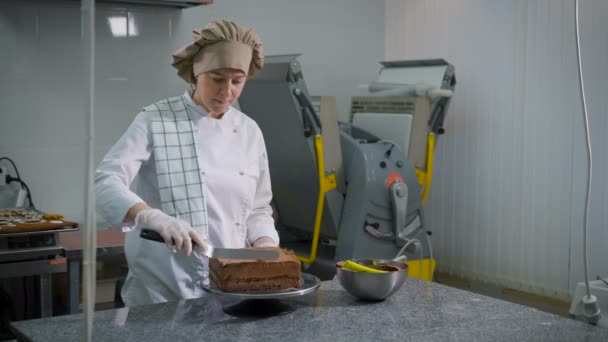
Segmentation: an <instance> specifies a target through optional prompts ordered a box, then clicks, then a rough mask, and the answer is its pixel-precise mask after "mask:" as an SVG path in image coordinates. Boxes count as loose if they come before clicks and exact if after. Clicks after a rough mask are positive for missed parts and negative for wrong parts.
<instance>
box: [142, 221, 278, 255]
mask: <svg viewBox="0 0 608 342" xmlns="http://www.w3.org/2000/svg"><path fill="white" fill-rule="evenodd" d="M139 236H140V237H142V238H144V239H147V240H152V241H157V242H162V243H165V240H164V239H163V237H162V236H161V235H160V234H159V233H158V232H157V231H155V230H152V229H145V228H144V229H142V230H141V233H140V234H139ZM192 243H193V245H196V243H195V242H194V241H192ZM205 255H206V256H208V257H210V258H216V259H238V260H276V259H278V258H279V252H278V251H266V250H255V249H243V248H213V246H211V245H209V248H208V250H207V251H205Z"/></svg>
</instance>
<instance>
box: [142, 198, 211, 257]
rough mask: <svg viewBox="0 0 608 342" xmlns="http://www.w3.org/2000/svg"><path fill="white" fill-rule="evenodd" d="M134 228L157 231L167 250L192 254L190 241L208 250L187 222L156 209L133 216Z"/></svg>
mask: <svg viewBox="0 0 608 342" xmlns="http://www.w3.org/2000/svg"><path fill="white" fill-rule="evenodd" d="M135 228H139V229H140V230H141V229H142V228H148V229H152V230H155V231H157V232H158V233H159V234H160V235H161V236H162V237H163V239H164V240H165V243H166V244H167V246H168V247H169V248H171V249H177V250H182V249H183V251H184V254H185V255H190V253H192V241H194V243H196V244H197V245H198V247H199V248H202V249H203V250H207V249H208V246H207V243H206V242H205V240H204V239H203V238H202V237H201V236H200V234H199V233H197V232H196V230H194V229H193V228H192V227H191V226H190V224H189V223H188V222H186V221H184V220H180V219H177V218H175V217H172V216H169V215H167V214H165V213H163V212H162V211H160V210H158V209H152V208H147V209H143V210H141V211H139V212H138V213H137V215H136V216H135Z"/></svg>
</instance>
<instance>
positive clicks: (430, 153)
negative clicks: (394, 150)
mask: <svg viewBox="0 0 608 342" xmlns="http://www.w3.org/2000/svg"><path fill="white" fill-rule="evenodd" d="M434 154H435V133H433V132H430V133H429V136H428V139H427V145H426V170H425V171H422V170H420V169H416V176H418V183H420V185H422V203H424V202H425V201H426V196H427V195H428V194H429V189H430V188H431V183H432V181H433V157H434Z"/></svg>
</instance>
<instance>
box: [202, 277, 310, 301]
mask: <svg viewBox="0 0 608 342" xmlns="http://www.w3.org/2000/svg"><path fill="white" fill-rule="evenodd" d="M301 278H302V286H300V288H298V289H287V290H283V291H278V292H266V293H244V292H223V291H220V290H217V289H212V288H211V285H204V286H203V290H205V291H207V292H209V293H213V294H215V295H218V296H222V297H226V298H231V299H239V300H245V299H283V298H289V297H297V296H303V295H305V294H309V293H311V292H314V291H316V290H317V289H318V288H319V286H320V285H321V281H320V280H319V278H317V277H315V276H314V275H312V274H308V273H302V275H301Z"/></svg>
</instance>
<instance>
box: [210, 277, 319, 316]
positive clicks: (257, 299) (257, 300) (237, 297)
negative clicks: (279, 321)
mask: <svg viewBox="0 0 608 342" xmlns="http://www.w3.org/2000/svg"><path fill="white" fill-rule="evenodd" d="M301 280H302V281H301V283H302V285H301V286H300V287H299V288H297V289H286V290H281V291H276V292H264V293H255V292H252V293H248V292H223V291H220V290H218V289H214V288H211V286H208V285H205V286H203V290H205V291H207V292H209V293H212V294H214V295H217V296H219V297H222V298H226V299H231V300H232V302H233V303H234V301H237V303H236V304H230V305H226V306H224V312H226V313H227V314H229V315H231V316H237V317H267V316H274V315H282V314H287V313H290V312H292V311H294V310H295V309H296V306H295V305H293V304H292V303H289V302H287V301H285V299H288V298H292V297H298V296H303V295H306V294H309V293H312V292H314V291H316V290H317V289H318V288H319V286H320V285H321V281H320V280H319V278H317V277H315V276H314V275H312V274H308V273H301Z"/></svg>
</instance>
